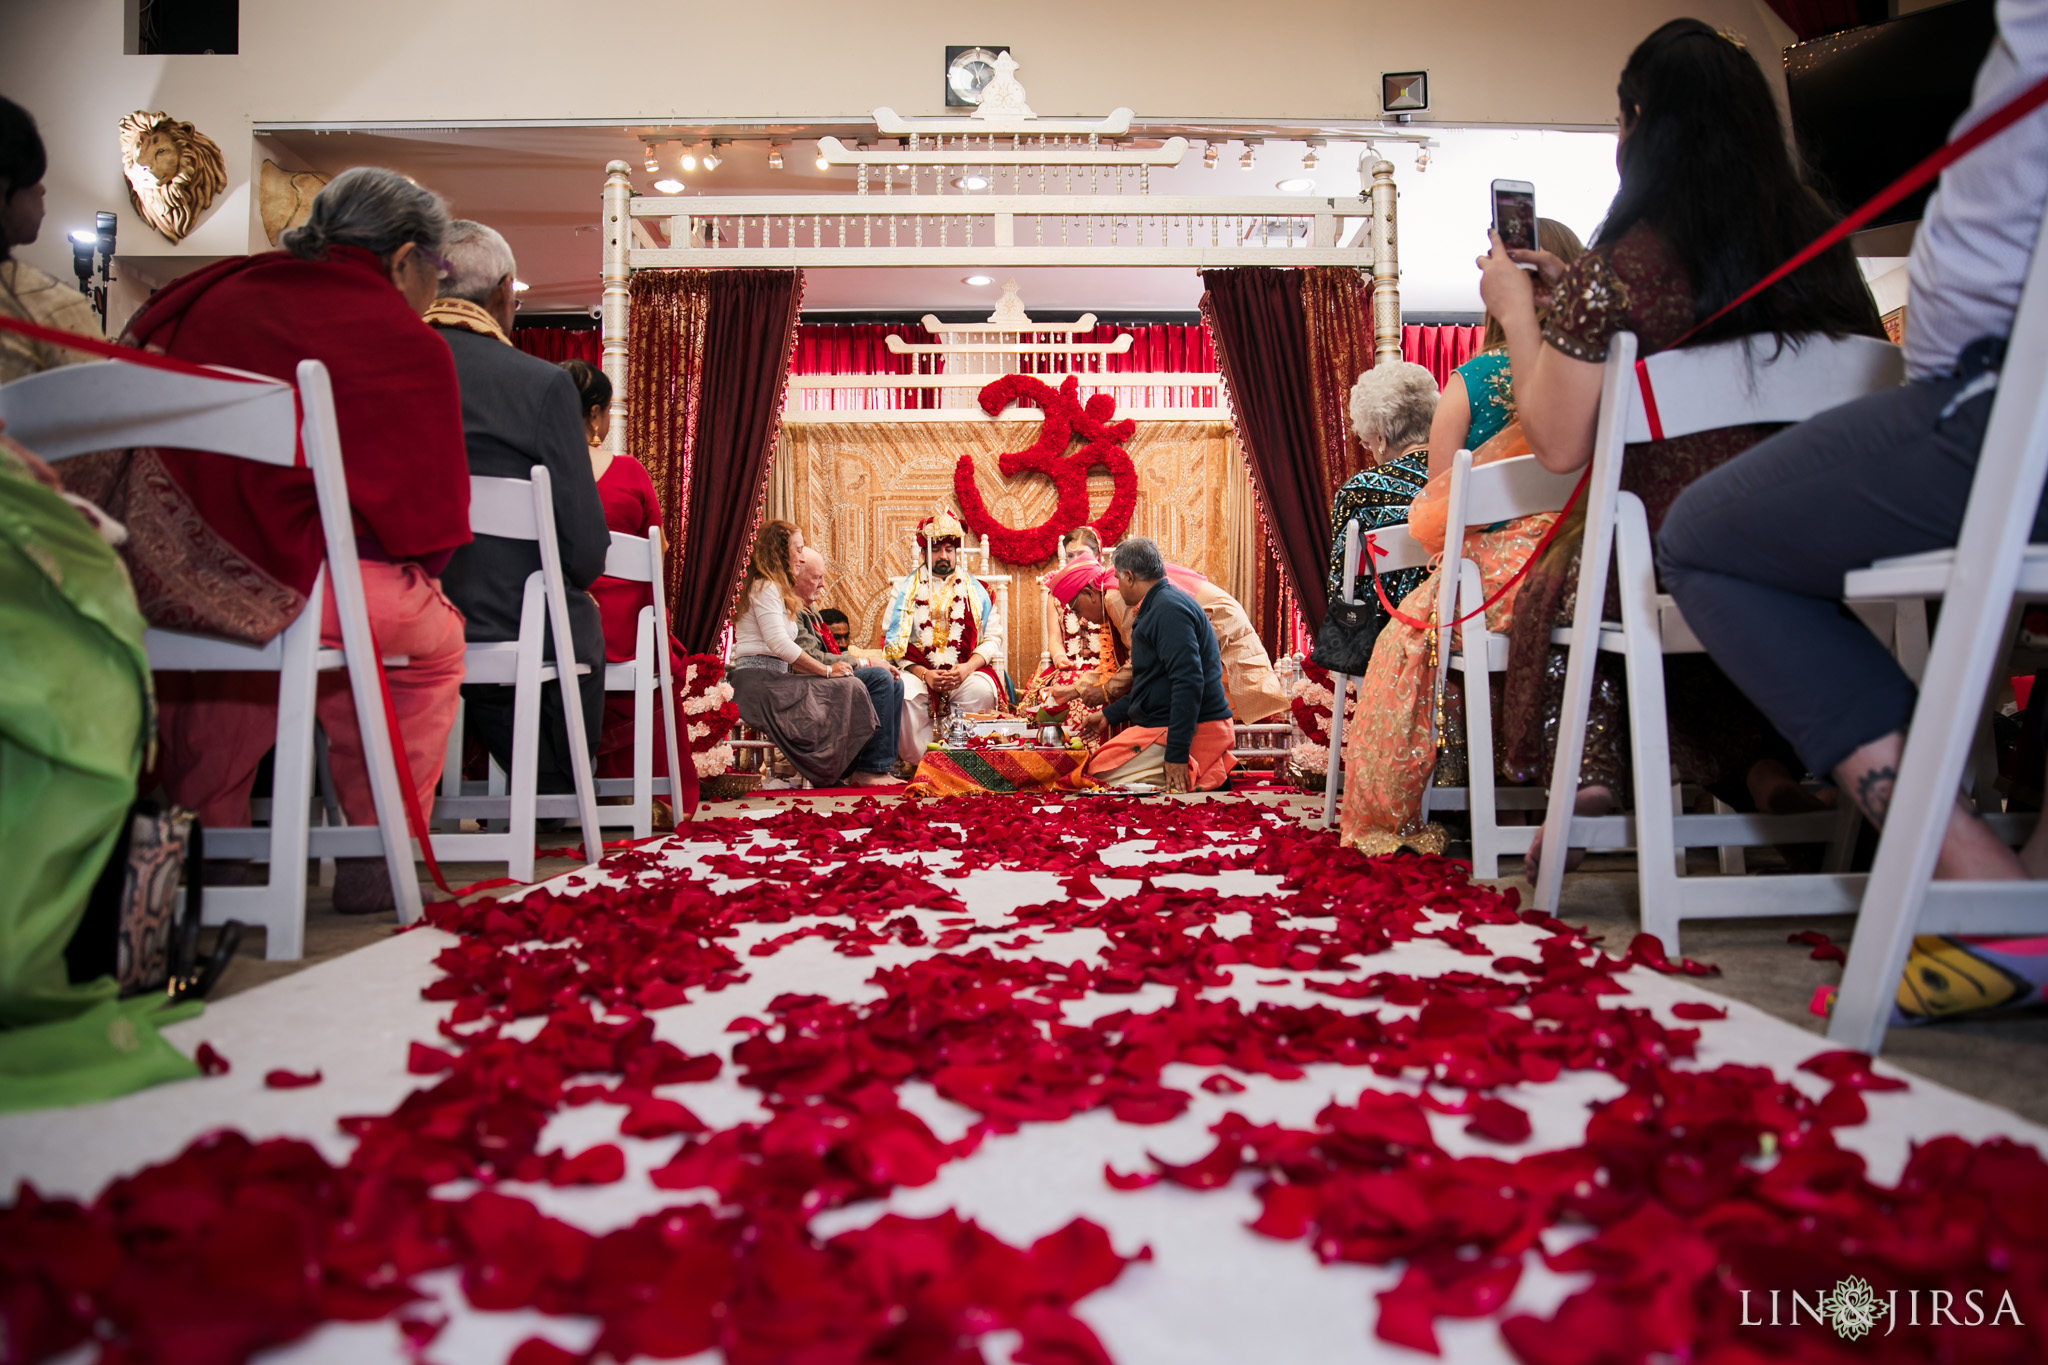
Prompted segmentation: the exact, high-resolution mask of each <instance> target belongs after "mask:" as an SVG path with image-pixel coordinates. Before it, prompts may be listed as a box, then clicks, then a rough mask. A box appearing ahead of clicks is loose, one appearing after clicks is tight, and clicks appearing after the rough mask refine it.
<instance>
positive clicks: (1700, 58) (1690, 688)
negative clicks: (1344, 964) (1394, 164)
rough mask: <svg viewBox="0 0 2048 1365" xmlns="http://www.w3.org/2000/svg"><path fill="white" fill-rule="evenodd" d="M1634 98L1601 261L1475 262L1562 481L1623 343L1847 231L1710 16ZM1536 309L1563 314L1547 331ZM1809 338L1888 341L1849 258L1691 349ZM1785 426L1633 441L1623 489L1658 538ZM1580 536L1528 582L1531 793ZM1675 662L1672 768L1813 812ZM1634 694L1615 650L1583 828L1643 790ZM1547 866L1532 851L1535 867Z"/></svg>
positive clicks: (1572, 531) (1707, 685)
mask: <svg viewBox="0 0 2048 1365" xmlns="http://www.w3.org/2000/svg"><path fill="white" fill-rule="evenodd" d="M1619 94H1620V97H1621V142H1620V146H1619V149H1618V151H1617V153H1616V161H1617V163H1618V164H1619V167H1620V170H1621V189H1620V191H1619V192H1618V193H1617V194H1616V195H1615V198H1614V203H1613V204H1612V205H1611V206H1610V207H1609V209H1608V212H1607V218H1606V220H1605V221H1604V222H1603V223H1602V225H1601V228H1600V231H1599V234H1598V235H1597V236H1596V237H1595V239H1594V242H1593V245H1592V246H1591V247H1590V248H1589V249H1588V250H1587V252H1586V254H1585V255H1583V256H1581V257H1580V258H1579V259H1578V261H1577V262H1575V263H1574V264H1572V265H1571V266H1569V267H1567V266H1566V265H1565V264H1564V262H1562V261H1561V260H1559V259H1558V258H1557V256H1555V255H1554V254H1552V253H1551V252H1548V251H1542V250H1537V251H1511V250H1509V249H1508V248H1506V247H1505V246H1503V245H1502V244H1501V242H1500V240H1499V238H1498V236H1495V237H1494V239H1493V249H1492V250H1491V251H1490V252H1489V253H1488V254H1487V255H1485V256H1483V257H1481V258H1480V260H1479V267H1480V270H1481V272H1482V275H1481V281H1480V294H1481V296H1482V297H1483V298H1484V299H1485V300H1486V307H1487V312H1488V313H1489V314H1491V315H1492V316H1493V317H1494V318H1495V319H1497V320H1498V321H1499V323H1500V326H1501V330H1502V332H1503V334H1504V335H1505V337H1506V340H1507V351H1508V356H1509V362H1510V364H1511V366H1512V371H1513V376H1514V379H1513V385H1514V399H1515V407H1516V411H1517V415H1518V416H1519V418H1520V420H1521V423H1522V430H1523V433H1524V434H1525V435H1526V436H1527V438H1528V441H1529V445H1530V448H1531V451H1532V452H1533V453H1534V454H1535V456H1536V458H1537V459H1538V460H1539V461H1540V462H1541V463H1542V464H1543V466H1544V467H1545V468H1547V469H1551V470H1555V471H1558V472H1569V471H1572V470H1576V469H1580V468H1583V467H1584V466H1586V465H1587V464H1589V463H1590V462H1591V460H1592V458H1593V429H1594V420H1595V417H1596V416H1597V414H1598V411H1599V406H1600V378H1601V369H1602V365H1603V364H1604V362H1605V361H1606V359H1607V343H1608V339H1609V338H1610V337H1612V336H1613V335H1614V334H1615V333H1616V332H1621V331H1628V332H1633V333H1635V336H1636V340H1637V343H1638V346H1639V353H1640V354H1642V355H1653V354H1655V353H1656V352H1657V351H1660V350H1663V349H1665V348H1667V347H1669V346H1671V345H1673V344H1674V343H1676V342H1677V341H1678V340H1679V339H1680V338H1681V337H1684V336H1685V335H1686V333H1687V332H1689V331H1690V330H1691V329H1692V327H1693V326H1694V324H1695V323H1696V322H1697V321H1698V320H1699V319H1700V318H1703V317H1707V316H1709V315H1711V314H1712V313H1713V312H1714V311H1715V310H1716V309H1718V308H1720V307H1721V306H1722V305H1723V304H1725V303H1727V302H1728V301H1729V300H1731V299H1733V298H1735V297H1736V296H1737V295H1738V294H1740V293H1741V292H1742V290H1744V289H1746V288H1748V287H1749V286H1750V285H1751V284H1753V283H1755V282H1756V281H1757V280H1759V279H1762V278H1763V277H1764V276H1765V275H1766V274H1768V273H1769V272H1770V270H1771V269H1772V268H1773V267H1774V266H1776V265H1777V264H1778V263H1779V262H1781V261H1783V260H1785V259H1786V258H1787V257H1789V256H1791V255H1792V254H1793V253H1794V252H1796V251H1798V250H1799V249H1800V248H1801V247H1803V246H1804V245H1806V243H1808V242H1809V241H1811V240H1813V238H1815V237H1816V236H1818V235H1819V234H1820V233H1821V232H1823V231H1824V230H1825V229H1826V228H1827V227H1828V226H1829V224H1830V223H1832V222H1833V221H1834V218H1835V215H1834V214H1833V213H1832V212H1831V211H1830V210H1829V209H1828V207H1827V206H1826V205H1825V204H1824V203H1822V201H1821V200H1820V198H1819V196H1818V195H1816V194H1815V193H1814V192H1813V190H1812V189H1810V188H1809V187H1808V186H1807V185H1806V184H1805V183H1804V182H1803V181H1802V180H1801V179H1800V175H1799V171H1798V169H1797V168H1796V167H1795V166H1794V164H1793V161H1792V157H1791V155H1790V153H1789V152H1788V150H1787V146H1788V144H1787V139H1786V135H1785V130H1784V128H1783V126H1782V125H1781V124H1780V123H1779V119H1778V110H1777V106H1776V105H1775V104H1774V103H1773V102H1772V99H1771V92H1770V87H1769V86H1768V85H1767V84H1766V83H1765V81H1764V75H1763V72H1762V70H1761V69H1760V68H1759V67H1758V66H1757V64H1756V61H1755V59H1754V58H1753V57H1751V56H1750V54H1749V53H1748V52H1747V51H1745V50H1744V49H1743V48H1742V47H1741V46H1740V45H1739V44H1738V43H1736V42H1735V41H1734V40H1732V39H1730V38H1727V37H1724V36H1722V35H1721V34H1720V33H1717V32H1716V31H1715V30H1714V29H1712V28H1709V27H1708V26H1707V25H1705V24H1703V23H1701V22H1699V21H1698V20H1696V19H1675V20H1673V21H1671V22H1670V23H1668V24H1665V25H1664V26H1663V27H1662V28H1659V29H1658V30H1657V31H1656V32H1654V33H1652V34H1651V35H1650V36H1649V37H1648V38H1646V39H1644V40H1643V42H1642V43H1641V45H1640V46H1638V47H1637V48H1636V50H1635V51H1634V52H1633V53H1632V54H1630V56H1629V59H1628V64H1627V66H1625V67H1624V68H1623V69H1622V73H1621V82H1620V89H1619ZM1528 265H1534V266H1535V267H1536V269H1535V270H1534V271H1533V272H1532V271H1529V270H1527V269H1525V268H1524V267H1525V266H1528ZM1539 308H1547V309H1548V314H1549V315H1548V317H1547V318H1546V319H1543V320H1541V321H1539V320H1538V310H1539ZM1811 332H1824V333H1827V334H1829V335H1833V336H1841V335H1846V334H1851V333H1860V334H1863V335H1867V336H1882V335H1883V329H1882V326H1881V325H1880V323H1879V321H1878V315H1877V308H1876V305H1875V304H1874V303H1873V302H1872V301H1871V297H1870V291H1869V290H1868V289H1867V288H1866V287H1865V285H1864V283H1863V280H1862V277H1861V275H1860V274H1859V273H1858V272H1857V269H1856V263H1855V260H1854V258H1853V257H1852V256H1851V254H1850V251H1849V248H1848V246H1847V245H1846V244H1844V245H1842V246H1838V247H1836V248H1835V249H1834V250H1832V251H1830V252H1828V253H1826V254H1825V255H1823V256H1821V257H1820V258H1819V259H1817V260H1815V261H1814V262H1813V263H1811V264H1810V265H1808V266H1806V267H1805V268H1804V269H1802V270H1800V271H1799V272H1797V273H1796V274H1794V275H1792V276H1791V277H1790V278H1788V279H1786V280H1784V281H1783V282H1781V283H1780V284H1778V285H1777V286H1776V287H1774V288H1772V289H1770V290H1768V291H1766V292H1765V293H1764V294H1762V295H1760V296H1759V297H1757V298H1755V299H1752V300H1750V301H1749V302H1748V303H1746V304H1744V305H1743V306H1742V307H1741V308H1738V309H1736V310H1735V311H1734V312H1733V313H1731V314H1730V315H1729V316H1727V317H1725V318H1723V319H1721V320H1720V321H1719V322H1717V323H1715V324H1714V325H1713V326H1712V327H1709V328H1707V329H1706V330H1705V331H1703V332H1701V333H1700V334H1699V335H1698V336H1696V337H1692V338H1689V341H1690V342H1692V343H1697V344H1708V343H1712V342H1717V341H1726V340H1728V339H1729V338H1731V337H1737V336H1743V335H1752V334H1758V333H1773V334H1775V335H1776V336H1777V337H1778V338H1779V339H1780V340H1781V341H1784V340H1786V339H1789V338H1794V337H1796V336H1798V335H1799V334H1801V333H1811ZM1763 344H1764V345H1766V346H1769V345H1770V344H1771V343H1769V342H1768V341H1766V342H1764V343H1763ZM1774 429H1775V428H1773V427H1768V426H1745V427H1727V428H1722V429H1720V430H1716V431H1706V432H1700V433H1698V434H1696V435H1692V436H1684V437H1679V438H1676V439H1673V440H1668V441H1650V442H1644V443H1641V444H1637V445H1631V446H1629V447H1628V450H1627V458H1626V460H1625V462H1624V464H1623V466H1622V475H1621V486H1622V487H1623V488H1624V489H1626V490H1628V491H1629V492H1632V493H1634V494H1636V495H1637V496H1638V497H1640V498H1641V499H1642V500H1643V505H1644V508H1645V510H1646V511H1647V512H1648V513H1649V521H1650V532H1651V535H1652V536H1653V537H1654V536H1655V535H1656V533H1657V530H1658V528H1659V527H1660V526H1661V525H1662V524H1663V520H1664V514H1665V512H1666V511H1667V510H1668V509H1669V508H1670V506H1671V504H1672V502H1673V501H1674V500H1675V499H1676V498H1677V496H1678V494H1679V492H1680V490H1682V489H1683V488H1684V487H1685V486H1686V485H1687V484H1689V483H1691V482H1692V481H1693V480H1694V479H1697V478H1699V477H1700V476H1701V475H1702V474H1705V473H1706V472H1707V471H1708V470H1711V469H1714V468H1716V467H1717V466H1719V465H1721V464H1723V463H1725V462H1726V461H1728V460H1730V459H1733V458H1734V457H1735V456H1737V455H1739V454H1741V453H1742V452H1743V451H1745V450H1747V449H1748V448H1749V447H1750V446H1752V445H1754V444H1756V443H1757V442H1758V441H1759V440H1761V439H1763V438H1764V437H1765V436H1767V435H1769V434H1770V432H1771V431H1772V430H1774ZM1583 532H1584V515H1583V507H1581V508H1578V509H1575V510H1574V511H1573V514H1572V516H1571V517H1570V518H1568V519H1567V521H1566V522H1565V525H1564V527H1563V529H1562V530H1561V531H1560V533H1559V534H1558V536H1557V538H1556V539H1555V540H1554V541H1552V542H1551V544H1550V546H1549V548H1548V549H1547V550H1546V551H1545V552H1544V554H1543V555H1542V557H1541V558H1540V559H1538V560H1537V561H1536V563H1535V565H1534V567H1532V568H1531V570H1530V572H1529V575H1528V577H1527V579H1526V580H1525V581H1524V582H1523V584H1522V587H1521V591H1520V594H1519V597H1518V601H1517V605H1516V610H1515V614H1514V625H1513V628H1512V631H1511V635H1510V641H1511V643H1510V647H1509V654H1508V671H1507V678H1506V688H1505V698H1504V703H1505V704H1504V707H1503V715H1502V733H1503V738H1504V740H1505V746H1504V748H1505V753H1504V755H1503V757H1504V758H1505V760H1506V763H1507V766H1508V767H1509V768H1511V769H1512V770H1514V771H1515V772H1516V774H1517V775H1518V776H1520V777H1522V778H1523V779H1524V780H1530V781H1536V780H1541V779H1542V778H1543V777H1544V776H1545V775H1547V774H1548V772H1549V770H1550V763H1551V757H1552V754H1553V752H1554V749H1555V745H1556V734H1557V726H1556V720H1557V714H1558V710H1559V707H1560V705H1561V703H1562V694H1563V688H1564V669H1565V660H1566V655H1565V652H1564V651H1563V650H1562V649H1557V648H1553V647H1552V646H1551V643H1550V634H1551V630H1552V628H1553V627H1554V626H1557V625H1568V624H1569V623H1570V614H1571V599H1572V589H1573V587H1574V585H1575V584H1576V583H1577V581H1578V562H1579V542H1580V539H1581V537H1582V535H1583ZM1608 592H1609V606H1608V613H1609V615H1610V616H1618V615H1619V605H1618V603H1617V602H1616V600H1615V598H1614V595H1613V594H1614V589H1613V587H1612V585H1611V584H1610V586H1609V589H1608ZM1664 667H1665V689H1666V695H1667V698H1668V705H1669V714H1670V724H1671V754H1672V766H1673V769H1674V771H1675V772H1676V773H1677V775H1678V776H1679V777H1680V778H1681V779H1682V780H1685V781H1690V782H1695V783H1698V784H1700V785H1702V786H1705V787H1707V788H1708V789H1710V790H1712V791H1713V792H1714V794H1715V795H1717V796H1719V797H1721V799H1723V800H1725V801H1728V802H1729V803H1730V804H1732V805H1734V806H1736V807H1737V808H1739V809H1763V810H1768V811H1773V812H1783V811H1793V810H1799V809H1807V808H1811V807H1812V806H1813V804H1814V803H1813V798H1812V797H1810V796H1808V795H1807V794H1806V793H1805V792H1804V791H1802V790H1801V789H1800V788H1799V786H1798V784H1797V781H1796V777H1797V773H1798V771H1799V765H1798V762H1797V760H1796V759H1795V758H1794V757H1793V754H1792V750H1791V747H1790V745H1788V744H1787V743H1786V741H1785V740H1784V739H1783V737H1782V736H1780V735H1779V734H1778V733H1777V732H1776V731H1775V730H1774V729H1772V728H1771V726H1770V724H1769V722H1768V721H1766V720H1765V719H1764V718H1763V716H1762V715H1761V714H1760V713H1759V712H1758V711H1757V710H1756V708H1755V707H1754V706H1752V705H1751V704H1750V703H1749V701H1748V699H1747V698H1745V697H1744V696H1743V695H1742V694H1741V693H1740V692H1739V691H1737V690H1736V688H1735V687H1734V685H1733V684H1732V683H1730V682H1729V681H1728V679H1727V677H1726V676H1725V675H1724V674H1722V673H1721V671H1720V670H1719V669H1718V668H1716V667H1714V665H1713V663H1712V662H1711V661H1710V660H1708V659H1707V657H1706V656H1705V655H1680V656H1674V657H1671V658H1667V659H1666V660H1665V665H1664ZM1621 688H1622V681H1621V673H1620V669H1619V668H1618V667H1616V666H1614V664H1613V662H1612V659H1611V658H1610V657H1606V656H1603V657H1602V659H1601V660H1600V664H1599V668H1598V670H1597V672H1596V675H1595V682H1594V691H1593V704H1592V715H1591V717H1590V719H1589V722H1588V726H1587V736H1586V753H1585V760H1584V763H1583V766H1582V768H1581V776H1580V790H1579V803H1578V810H1579V813H1581V814H1587V815H1593V814H1602V813H1605V812H1606V811H1608V810H1611V809H1612V808H1613V807H1614V804H1615V802H1616V801H1617V800H1618V799H1621V798H1622V797H1623V796H1624V794H1625V793H1627V792H1628V791H1629V773H1628V767H1627V754H1628V746H1627V742H1626V730H1625V719H1624V718H1625V714H1626V712H1625V709H1624V706H1623V697H1622V691H1621ZM1540 856H1541V855H1540V848H1532V849H1531V850H1530V856H1529V860H1528V862H1527V864H1526V868H1527V871H1528V872H1529V873H1531V874H1533V872H1534V870H1535V868H1536V866H1537V860H1538V858H1539V857H1540Z"/></svg>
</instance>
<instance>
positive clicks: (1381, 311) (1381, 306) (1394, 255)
mask: <svg viewBox="0 0 2048 1365" xmlns="http://www.w3.org/2000/svg"><path fill="white" fill-rule="evenodd" d="M1371 194H1372V334H1373V363H1374V364H1375V365H1377V364H1380V363H1382V362H1384V361H1389V360H1399V359H1400V358H1401V258H1400V255H1399V253H1398V250H1397V248H1396V247H1395V245H1394V243H1395V242H1396V241H1397V240H1398V238H1399V234H1397V233H1396V232H1395V231H1394V200H1395V194H1396V192H1395V189H1394V163H1393V162H1391V161H1375V162H1373V163H1372V190H1371Z"/></svg>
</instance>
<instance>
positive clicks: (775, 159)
mask: <svg viewBox="0 0 2048 1365" xmlns="http://www.w3.org/2000/svg"><path fill="white" fill-rule="evenodd" d="M768 169H769V170H771V171H779V170H781V169H782V148H780V147H775V146H770V147H769V148H768Z"/></svg>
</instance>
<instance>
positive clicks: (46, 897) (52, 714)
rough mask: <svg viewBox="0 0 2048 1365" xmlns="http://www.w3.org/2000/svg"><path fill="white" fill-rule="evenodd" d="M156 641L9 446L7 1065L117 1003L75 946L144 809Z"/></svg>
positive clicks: (0, 498)
mask: <svg viewBox="0 0 2048 1365" xmlns="http://www.w3.org/2000/svg"><path fill="white" fill-rule="evenodd" d="M101 524H102V525H104V524H105V523H101ZM142 631H143V619H142V612H141V611H140V609H138V607H137V606H136V602H135V590H134V589H133V588H131V587H130V586H129V585H128V575H127V573H126V572H125V571H124V570H123V569H122V567H121V559H120V556H119V555H117V554H116V553H115V552H114V547H113V546H112V545H109V544H108V543H107V542H106V541H105V540H103V539H102V538H101V532H100V530H99V529H98V528H97V527H96V526H95V524H94V522H93V520H92V519H91V518H90V517H89V516H87V515H86V514H85V513H83V512H82V511H81V510H80V509H79V508H78V507H76V506H74V505H73V504H72V503H70V502H69V501H67V500H66V499H65V497H64V490H63V485H62V484H61V483H59V482H58V479H57V475H56V474H55V473H54V472H52V471H51V469H50V467H49V466H48V465H47V464H44V463H43V462H42V461H41V460H39V459H37V458H36V457H35V456H33V455H31V454H30V453H29V452H28V451H26V450H24V449H22V448H21V447H20V446H18V445H16V444H15V443H14V442H12V441H10V440H8V439H7V438H6V437H5V436H0V639H4V640H6V642H7V646H6V648H7V654H8V659H7V665H6V679H7V682H6V686H4V687H0V774H5V780H4V781H0V848H5V849H6V850H7V875H6V876H5V877H4V878H0V942H4V943H5V944H6V945H7V950H6V951H5V952H0V1052H4V1051H5V1050H6V1048H5V1044H6V1043H7V1042H8V1041H13V1042H16V1043H21V1042H23V1041H24V1040H25V1036H26V1035H24V1034H22V1032H21V1030H22V1029H23V1027H24V1026H26V1025H32V1024H43V1023H54V1022H56V1021H58V1020H64V1019H70V1018H74V1017H76V1016H78V1015H80V1014H83V1013H84V1012H85V1011H87V1010H89V1009H91V1008H93V1007H94V1006H95V1005H98V1004H100V1003H102V1002H106V1001H112V1000H113V999H114V997H115V994H116V989H115V984H114V981H113V980H112V979H111V978H109V977H97V978H96V979H91V980H77V981H73V980H71V979H70V976H69V973H68V972H67V970H66V966H65V957H66V954H65V947H66V945H67V944H68V943H70V942H71V940H72V936H73V934H74V933H75V932H77V930H78V927H79V924H80V921H81V920H83V919H84V917H85V910H86V901H87V899H88V898H89V897H90V895H91V893H92V889H93V885H94V883H95V882H97V881H98V880H99V876H100V869H101V868H103V867H105V866H106V864H107V860H108V859H109V858H110V857H111V856H113V854H114V852H115V850H116V849H118V848H121V847H123V846H124V844H125V840H123V839H122V837H121V836H122V835H123V833H124V832H125V830H126V829H127V826H128V814H129V808H130V807H131V806H132V805H134V803H135V788H136V778H137V775H138V774H139V772H140V770H141V767H142V755H143V750H144V749H145V748H146V747H147V743H148V721H149V688H150V674H149V658H148V655H147V654H146V653H145V652H144V649H143V644H142ZM107 937H108V957H109V958H111V956H112V952H113V949H112V931H111V930H110V931H109V933H108V936H107ZM159 999H161V997H159ZM106 1034H107V1027H106V1024H105V1022H101V1024H100V1026H99V1028H98V1035H99V1042H98V1046H97V1049H96V1050H97V1051H98V1052H100V1053H103V1054H105V1056H104V1058H101V1059H98V1060H102V1061H105V1062H107V1063H109V1064H113V1063H118V1062H119V1061H120V1060H121V1058H120V1054H119V1053H118V1052H117V1051H116V1050H114V1049H113V1048H111V1047H109V1046H108V1045H107V1043H106V1041H105V1039H106ZM81 1041H87V1040H84V1039H81ZM133 1050H134V1049H133V1046H132V1044H131V1047H130V1051H131V1052H132V1051H133ZM133 1060H135V1061H136V1063H137V1064H138V1066H139V1064H140V1059H139V1058H136V1059H133ZM80 1061H81V1062H82V1061H83V1058H81V1059H80ZM0 1075H7V1076H9V1077H10V1079H14V1080H17V1081H18V1080H19V1079H20V1077H21V1076H22V1075H23V1073H22V1072H21V1071H18V1070H14V1069H13V1068H4V1067H0ZM123 1088H132V1087H123ZM107 1093H119V1091H118V1090H110V1091H108V1092H107ZM78 1098H86V1097H84V1096H80V1097H78ZM94 1098H97V1097H96V1096H95V1097H94Z"/></svg>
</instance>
